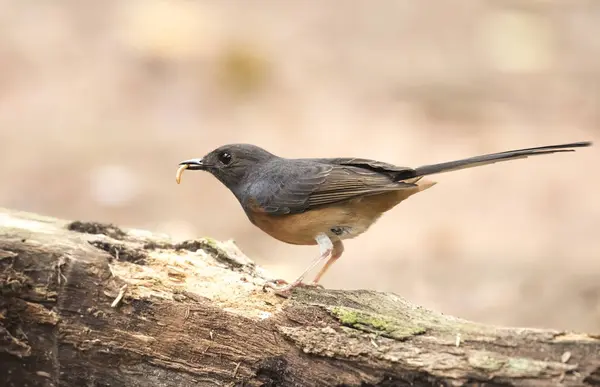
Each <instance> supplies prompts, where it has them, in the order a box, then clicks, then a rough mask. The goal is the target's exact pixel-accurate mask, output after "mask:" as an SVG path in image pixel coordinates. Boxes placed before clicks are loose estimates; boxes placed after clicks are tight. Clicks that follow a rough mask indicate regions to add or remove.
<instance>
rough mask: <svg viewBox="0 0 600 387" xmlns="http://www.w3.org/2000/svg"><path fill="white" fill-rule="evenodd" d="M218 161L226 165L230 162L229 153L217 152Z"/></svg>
mask: <svg viewBox="0 0 600 387" xmlns="http://www.w3.org/2000/svg"><path fill="white" fill-rule="evenodd" d="M219 161H220V162H222V163H223V164H225V165H227V164H229V163H230V162H231V153H229V152H221V153H220V154H219Z"/></svg>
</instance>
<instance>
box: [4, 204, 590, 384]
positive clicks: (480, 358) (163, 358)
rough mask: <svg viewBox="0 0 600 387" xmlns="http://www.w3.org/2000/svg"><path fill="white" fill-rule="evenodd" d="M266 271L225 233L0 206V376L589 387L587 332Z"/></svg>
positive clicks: (21, 379)
mask: <svg viewBox="0 0 600 387" xmlns="http://www.w3.org/2000/svg"><path fill="white" fill-rule="evenodd" d="M265 277H266V276H265V273H264V272H262V271H261V270H260V268H258V267H257V266H255V265H254V264H253V263H252V262H251V261H250V260H248V259H247V258H246V257H245V256H244V255H243V254H241V253H240V252H239V250H238V249H237V248H236V247H235V245H234V244H233V243H231V242H228V243H221V242H216V241H213V240H210V239H200V240H195V241H186V242H183V243H175V242H173V241H172V240H171V239H169V238H168V237H167V236H163V235H156V234H151V233H149V232H144V231H138V230H121V229H119V228H117V227H114V226H107V225H102V224H96V223H82V222H67V221H63V220H58V219H54V218H47V217H42V216H39V215H35V214H30V213H22V212H16V211H11V210H5V209H4V210H3V209H0V370H1V371H2V372H1V373H0V375H1V378H0V385H3V386H203V385H207V386H212V385H214V386H219V385H221V386H227V385H245V386H409V385H410V386H445V385H490V386H491V385H494V386H500V385H502V386H510V385H515V386H551V385H556V386H558V385H564V386H600V337H598V336H593V335H589V334H578V333H571V332H560V331H551V330H536V329H511V328H500V327H493V326H486V325H482V324H477V323H473V322H469V321H465V320H461V319H458V318H454V317H450V316H445V315H443V314H440V313H436V312H434V311H431V310H426V309H424V308H420V307H417V306H414V305H411V304H410V303H408V302H407V301H406V300H404V299H402V298H401V297H398V296H396V295H394V294H386V293H378V292H372V291H335V290H319V289H313V290H310V289H300V290H297V291H295V292H294V293H293V295H292V297H291V298H290V299H283V298H280V297H278V296H276V295H274V294H272V293H271V292H270V291H264V290H263V289H262V285H263V284H264V282H265ZM119 293H121V294H120V295H119ZM119 297H122V298H120V300H119Z"/></svg>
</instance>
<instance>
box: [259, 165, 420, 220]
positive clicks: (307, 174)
mask: <svg viewBox="0 0 600 387" xmlns="http://www.w3.org/2000/svg"><path fill="white" fill-rule="evenodd" d="M350 160H357V159H320V160H303V161H300V160H294V161H295V164H294V167H293V168H289V169H288V170H286V171H285V173H281V174H280V175H279V176H276V175H272V176H273V177H275V182H276V183H277V184H271V185H270V187H272V188H269V189H266V188H267V187H265V186H260V187H259V186H257V187H254V188H255V189H252V188H251V189H250V190H249V194H250V195H249V196H250V197H251V198H252V200H253V201H254V205H255V206H257V207H258V209H260V210H261V211H263V212H267V213H270V214H272V215H284V214H293V213H300V212H305V211H308V210H311V209H314V208H318V207H321V206H325V205H328V204H333V203H337V202H341V201H345V200H349V199H353V198H356V197H360V196H366V195H373V194H378V193H382V192H387V191H396V190H400V189H406V188H412V187H415V185H414V184H412V183H407V182H396V181H394V179H393V177H392V176H391V175H390V174H389V173H384V171H383V170H381V171H378V169H382V168H384V165H385V166H386V167H387V166H389V167H393V166H391V165H389V164H384V163H379V162H376V161H371V160H363V159H360V160H359V161H360V162H361V163H362V162H363V161H364V162H367V161H368V162H369V163H365V165H367V164H368V165H370V166H371V168H368V167H366V168H365V167H361V166H359V163H356V162H355V163H354V164H351V163H350V162H346V161H350ZM290 161H291V160H290ZM396 168H398V167H396ZM265 172H266V171H265Z"/></svg>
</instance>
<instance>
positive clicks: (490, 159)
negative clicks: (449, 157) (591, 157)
mask: <svg viewBox="0 0 600 387" xmlns="http://www.w3.org/2000/svg"><path fill="white" fill-rule="evenodd" d="M590 145H592V143H591V142H575V143H571V144H561V145H548V146H540V147H536V148H527V149H518V150H512V151H507V152H499V153H491V154H487V155H482V156H475V157H469V158H467V159H462V160H456V161H449V162H445V163H439V164H432V165H423V166H421V167H418V168H415V169H413V170H412V171H411V172H412V173H411V174H410V176H407V178H415V177H420V176H426V175H432V174H436V173H443V172H450V171H457V170H460V169H465V168H473V167H478V166H481V165H487V164H493V163H497V162H500V161H508V160H516V159H524V158H527V157H529V156H537V155H547V154H551V153H560V152H574V151H575V149H572V148H582V147H586V146H590ZM400 180H405V179H400Z"/></svg>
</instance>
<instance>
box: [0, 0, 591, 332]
mask: <svg viewBox="0 0 600 387" xmlns="http://www.w3.org/2000/svg"><path fill="white" fill-rule="evenodd" d="M599 36H600V2H599V1H592V0H589V1H585V0H573V1H568V2H565V1H551V0H545V1H541V0H538V1H533V0H532V1H520V0H518V1H517V0H513V1H510V0H504V1H501V0H497V1H481V0H461V1H459V0H452V1H451V0H447V1H443V2H442V1H436V0H403V1H402V0H399V1H378V2H371V1H347V2H342V1H329V2H324V1H312V0H311V1H295V2H294V1H287V2H286V1H275V0H273V1H243V0H240V1H226V0H221V1H174V0H171V1H150V0H143V1H127V2H122V1H114V0H108V1H95V2H84V1H79V0H63V1H61V2H43V1H37V0H0V144H1V148H0V151H1V155H2V159H1V160H2V163H0V181H2V185H1V186H0V206H5V207H11V208H17V209H23V210H28V211H36V212H41V213H44V214H47V215H54V216H59V217H64V218H69V219H79V220H97V221H105V222H113V223H117V224H119V225H121V226H127V227H136V228H147V229H151V230H154V231H160V232H166V233H170V234H172V235H173V236H175V237H176V238H179V239H183V238H193V237H200V236H211V237H215V238H219V239H229V238H233V239H235V240H236V241H237V243H238V245H239V246H240V248H241V249H242V250H243V251H244V252H245V253H246V254H248V255H249V256H250V257H252V258H253V259H254V260H256V261H257V262H258V263H259V264H261V265H263V266H265V267H266V268H268V269H269V270H270V271H271V273H272V274H273V275H274V276H276V277H283V278H287V279H293V278H295V276H296V275H297V274H298V273H299V271H300V270H302V269H303V268H304V267H305V265H307V264H308V263H309V261H310V260H311V259H312V258H313V257H314V255H315V254H316V253H317V250H316V248H315V247H298V246H291V245H285V244H283V243H280V242H277V241H275V240H273V239H270V237H268V236H267V235H265V234H263V233H262V232H260V231H259V230H258V229H255V228H254V226H252V225H251V224H250V223H249V222H248V221H247V219H246V218H245V215H244V214H243V212H242V211H241V209H240V208H239V205H238V203H237V202H236V200H235V199H234V197H233V195H231V194H230V193H229V192H228V191H227V190H226V189H225V188H224V187H223V186H222V185H221V184H220V183H218V182H217V181H216V180H215V179H214V178H212V177H211V176H210V175H208V174H201V173H193V172H188V173H186V174H185V175H184V177H183V182H182V185H179V186H178V185H176V184H175V181H174V173H175V169H176V167H177V163H178V162H179V161H181V160H183V159H188V158H191V157H200V156H203V155H204V154H205V153H206V152H208V151H210V150H211V149H213V148H215V147H217V146H219V145H222V144H224V143H229V142H252V143H255V144H257V145H260V146H263V147H265V148H267V149H268V150H270V151H272V152H274V153H276V154H280V155H285V156H289V157H335V156H360V157H367V158H375V159H379V160H382V161H387V162H392V163H397V164H400V165H408V166H417V165H421V164H428V163H433V162H441V161H447V160H450V159H454V158H462V157H467V156H473V155H475V154H479V153H484V152H494V151H503V150H509V149H514V148H519V147H530V146H536V145H547V144H554V143H560V142H571V141H580V140H592V141H594V140H595V141H598V139H599V137H600V136H599V125H600V39H599V38H598V37H599ZM599 162H600V155H599V153H598V151H597V147H593V148H587V149H582V150H580V151H579V152H577V153H572V154H561V155H552V156H544V157H540V158H533V159H527V160H519V161H515V162H511V163H505V164H496V165H493V166H487V167H483V168H478V169H472V170H467V171H460V172H455V173H452V174H445V175H440V176H438V177H437V180H438V181H439V182H440V184H438V185H437V186H436V187H434V188H433V189H431V190H428V191H427V192H425V193H422V194H420V195H417V196H415V197H413V198H411V199H409V200H408V201H407V202H405V203H402V204H401V205H400V206H399V207H397V208H395V209H394V210H393V211H391V212H390V213H388V214H386V215H385V216H384V217H383V218H382V219H381V220H380V221H379V222H378V223H377V224H376V225H375V226H374V227H373V228H372V229H371V230H370V232H368V233H367V234H365V235H363V236H361V237H360V238H358V239H355V240H353V241H350V242H348V243H346V253H345V255H344V257H343V259H341V260H340V261H338V263H337V264H336V265H335V266H334V268H333V269H332V271H331V272H330V273H329V274H328V276H327V277H326V278H325V280H324V285H325V286H327V287H339V288H371V289H378V290H386V291H394V292H396V293H398V294H400V295H402V296H404V297H406V298H408V299H410V300H411V301H413V302H416V303H419V304H422V305H425V306H427V307H431V308H436V309H438V310H440V311H442V312H445V313H450V314H455V315H458V316H461V317H465V318H470V319H475V320H478V321H482V322H491V323H497V324H513V325H528V326H539V327H554V328H570V329H585V330H588V331H593V332H600V259H599V258H600V240H599V236H600V235H599V230H600V200H598V194H599V193H600V174H599V173H598V170H597V169H598V166H599V165H600V163H599Z"/></svg>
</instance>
